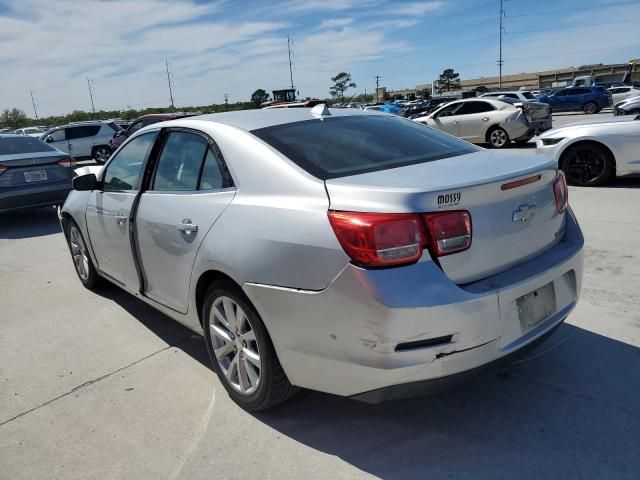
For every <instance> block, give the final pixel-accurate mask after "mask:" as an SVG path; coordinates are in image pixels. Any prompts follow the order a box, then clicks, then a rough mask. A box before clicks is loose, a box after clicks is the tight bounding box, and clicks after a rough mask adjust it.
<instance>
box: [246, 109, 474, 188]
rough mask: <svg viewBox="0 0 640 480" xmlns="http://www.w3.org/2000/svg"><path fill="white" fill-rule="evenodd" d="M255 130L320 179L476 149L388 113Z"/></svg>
mask: <svg viewBox="0 0 640 480" xmlns="http://www.w3.org/2000/svg"><path fill="white" fill-rule="evenodd" d="M456 105H460V104H456ZM252 133H253V134H254V135H256V136H257V137H258V138H260V139H262V140H263V141H265V142H266V143H268V144H269V145H271V146H272V147H273V148H275V149H276V150H279V151H280V152H281V153H283V154H284V155H286V156H287V157H289V159H291V160H292V161H293V162H295V163H296V164H298V165H299V166H300V167H302V168H304V169H305V170H307V171H308V172H309V173H311V174H312V175H315V176H316V177H318V178H321V179H327V178H336V177H344V176H347V175H355V174H358V173H365V172H373V171H376V170H385V169H390V168H396V167H401V166H405V165H412V164H416V163H425V162H430V161H433V160H438V159H441V158H447V157H453V156H457V155H463V154H465V153H471V152H475V151H476V150H477V149H476V147H473V146H471V145H469V144H468V143H466V142H463V141H461V140H457V139H455V138H452V137H450V136H448V135H446V134H444V133H441V132H439V131H437V130H434V129H431V128H427V127H425V126H423V125H420V124H418V123H415V122H412V121H410V120H405V119H402V118H397V117H388V116H386V115H384V116H383V115H371V116H369V115H354V116H345V117H333V118H331V117H330V118H324V119H322V120H320V119H318V120H305V121H302V122H295V123H288V124H284V125H275V126H273V127H267V128H262V129H258V130H253V131H252Z"/></svg>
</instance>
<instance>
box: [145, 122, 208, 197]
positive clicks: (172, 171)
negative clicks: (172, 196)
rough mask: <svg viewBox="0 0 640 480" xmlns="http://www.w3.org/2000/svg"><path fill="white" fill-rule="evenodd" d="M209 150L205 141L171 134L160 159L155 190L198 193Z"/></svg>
mask: <svg viewBox="0 0 640 480" xmlns="http://www.w3.org/2000/svg"><path fill="white" fill-rule="evenodd" d="M208 150H209V143H208V142H207V140H206V139H205V138H204V137H201V136H200V135H196V134H194V133H188V132H169V135H168V136H167V140H166V142H165V144H164V147H163V148H162V153H161V154H160V157H159V158H158V166H157V169H156V173H155V176H154V180H153V188H152V189H153V190H156V191H180V190H197V189H198V180H199V178H200V168H201V166H202V162H203V161H204V157H205V155H206V154H207V151H208Z"/></svg>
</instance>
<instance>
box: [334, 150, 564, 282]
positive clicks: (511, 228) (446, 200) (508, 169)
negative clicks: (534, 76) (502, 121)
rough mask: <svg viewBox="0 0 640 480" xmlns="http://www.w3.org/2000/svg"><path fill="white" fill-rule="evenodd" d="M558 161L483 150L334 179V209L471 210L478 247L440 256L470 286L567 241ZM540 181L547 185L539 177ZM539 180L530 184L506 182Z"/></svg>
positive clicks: (447, 268)
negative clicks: (558, 195)
mask: <svg viewBox="0 0 640 480" xmlns="http://www.w3.org/2000/svg"><path fill="white" fill-rule="evenodd" d="M556 168H557V167H556V162H555V161H554V160H553V159H550V158H548V157H544V156H542V155H537V154H534V155H531V154H528V153H526V152H519V153H511V152H509V153H506V152H493V151H486V150H481V151H478V152H475V153H471V154H468V155H461V156H457V157H452V158H446V159H442V160H437V161H432V162H428V163H421V164H417V165H410V166H406V167H400V168H394V169H389V170H382V171H377V172H372V173H365V174H361V175H354V176H349V177H342V178H335V179H330V180H327V181H326V187H327V193H328V195H329V201H330V209H332V210H344V211H357V212H380V213H408V212H412V213H425V212H439V211H445V210H468V211H469V212H470V214H471V221H472V225H473V238H472V243H471V247H470V248H469V249H468V250H466V251H464V252H460V253H456V254H452V255H447V256H444V257H440V258H439V259H438V260H439V263H440V265H441V267H442V269H443V271H444V272H445V274H446V275H447V276H448V277H449V278H450V279H451V280H452V281H454V282H456V283H458V284H464V283H469V282H473V281H476V280H480V279H482V278H485V277H488V276H490V275H493V274H496V273H499V272H501V271H503V270H506V269H508V268H510V267H512V266H514V265H516V264H519V263H522V262H524V261H527V260H528V259H530V258H532V257H534V256H536V255H539V254H540V253H542V252H543V251H544V250H546V249H548V248H550V247H552V246H553V245H554V244H555V243H557V242H558V241H559V238H560V232H561V230H562V228H563V225H564V214H558V213H557V212H556V204H555V196H554V193H553V187H552V183H553V180H554V179H555V177H556V174H557V171H556ZM538 176H539V179H537V177H538ZM530 177H535V178H536V180H535V181H533V182H532V183H529V184H527V185H522V186H517V187H514V188H506V189H505V184H509V183H511V182H514V181H517V180H521V179H526V178H530Z"/></svg>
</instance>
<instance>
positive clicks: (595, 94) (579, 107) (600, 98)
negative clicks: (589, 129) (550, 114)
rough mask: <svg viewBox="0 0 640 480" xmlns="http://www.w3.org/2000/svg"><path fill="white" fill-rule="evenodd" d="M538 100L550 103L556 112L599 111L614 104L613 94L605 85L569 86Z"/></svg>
mask: <svg viewBox="0 0 640 480" xmlns="http://www.w3.org/2000/svg"><path fill="white" fill-rule="evenodd" d="M538 100H539V101H541V102H544V103H548V104H549V106H551V108H552V110H553V111H554V112H560V111H572V112H579V111H583V112H584V113H598V112H599V111H600V110H602V109H603V108H606V107H610V106H611V105H612V104H613V100H612V98H611V94H610V93H609V92H608V91H607V90H606V89H605V88H604V87H567V88H563V89H561V90H557V91H556V92H553V93H551V94H549V95H542V96H540V97H538Z"/></svg>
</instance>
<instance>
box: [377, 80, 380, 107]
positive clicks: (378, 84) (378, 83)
mask: <svg viewBox="0 0 640 480" xmlns="http://www.w3.org/2000/svg"><path fill="white" fill-rule="evenodd" d="M378 88H380V75H376V103H378Z"/></svg>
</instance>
